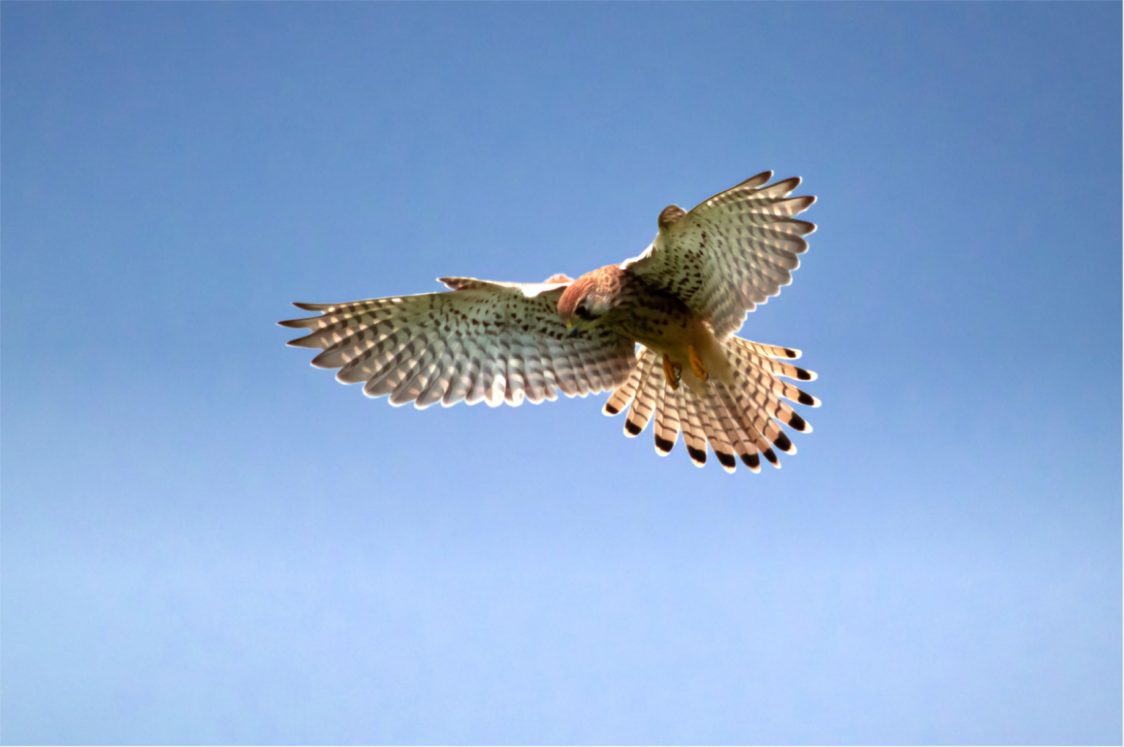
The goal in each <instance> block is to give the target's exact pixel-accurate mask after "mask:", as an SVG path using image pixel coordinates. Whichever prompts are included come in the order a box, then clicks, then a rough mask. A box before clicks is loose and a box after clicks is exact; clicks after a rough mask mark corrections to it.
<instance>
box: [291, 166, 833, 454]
mask: <svg viewBox="0 0 1124 747" xmlns="http://www.w3.org/2000/svg"><path fill="white" fill-rule="evenodd" d="M772 176H773V173H772V172H771V171H765V172H762V173H760V174H757V175H756V176H754V177H751V178H749V179H747V180H745V181H744V182H742V183H741V184H738V185H736V186H734V187H731V188H730V189H727V190H725V191H723V192H720V193H718V194H716V195H714V196H713V197H711V198H709V199H707V200H704V201H703V202H701V203H700V204H698V205H696V206H695V207H694V208H692V209H691V210H689V211H685V210H683V209H682V208H680V207H678V206H675V205H670V206H668V207H666V208H664V209H663V211H662V212H661V213H660V214H659V220H658V224H659V230H658V232H657V233H656V238H655V240H654V241H653V242H652V243H651V245H650V246H648V248H647V249H646V250H645V251H644V253H643V254H641V255H640V256H639V257H635V258H634V259H629V260H626V261H624V262H622V263H620V264H612V265H606V266H605V267H602V268H600V269H597V270H593V271H591V272H587V273H586V274H584V275H582V276H580V277H578V278H577V279H572V278H569V277H567V276H566V275H554V276H553V277H550V278H548V279H547V280H545V281H544V282H541V283H511V282H498V281H493V280H479V279H477V278H467V277H456V278H440V279H439V280H440V282H442V283H444V284H445V285H446V286H447V287H448V288H449V289H450V290H448V291H443V292H439V293H423V294H420V295H412V296H393V297H390V298H374V299H370V300H366V301H350V302H346V303H328V304H315V303H297V304H294V305H295V306H297V307H298V308H301V309H304V310H306V311H312V312H317V315H316V316H312V317H306V318H302V319H292V320H289V321H284V322H281V324H282V325H283V326H286V327H294V328H297V329H301V330H304V331H306V332H307V334H306V335H305V336H304V337H300V338H297V339H295V340H293V341H291V342H290V343H289V344H290V345H294V346H297V347H304V348H315V349H319V350H320V351H321V352H320V353H319V354H318V355H317V356H316V357H315V358H313V359H312V365H314V366H316V367H319V368H338V369H339V371H338V372H337V373H336V378H337V379H338V380H339V381H341V382H343V383H345V384H351V383H359V382H362V383H363V393H364V394H366V395H367V396H369V397H380V396H383V395H389V397H390V403H391V404H392V405H402V404H405V403H407V402H413V403H414V406H415V407H417V408H419V409H421V408H425V407H429V406H430V405H433V404H436V403H438V402H439V403H441V404H442V405H444V406H449V405H453V404H455V403H457V402H461V401H464V402H467V403H468V404H475V403H476V402H480V401H484V402H486V403H488V405H490V406H493V407H494V406H498V405H499V404H501V403H504V402H506V403H507V404H510V405H520V404H522V403H523V402H524V400H530V401H531V402H534V403H539V402H542V401H543V400H554V399H557V398H558V393H559V392H561V393H562V394H564V395H566V396H568V397H573V396H581V397H584V396H585V395H587V394H591V393H594V392H601V391H607V390H612V394H611V395H610V396H609V399H608V401H606V403H605V407H604V412H605V413H606V414H608V415H616V414H618V413H621V412H626V415H625V423H624V430H625V434H626V435H628V436H637V435H639V434H640V433H641V431H643V430H644V428H645V427H646V426H647V425H648V423H653V431H654V434H655V445H656V451H657V452H658V453H659V454H660V455H666V454H667V453H669V452H670V451H671V449H672V447H673V446H674V445H675V442H676V441H677V440H678V438H679V434H680V433H682V435H683V442H684V444H685V445H686V448H687V453H688V455H689V456H690V458H691V460H692V461H693V462H694V463H695V464H696V465H698V466H702V465H703V464H704V463H705V462H706V459H707V445H708V444H709V446H710V448H711V449H712V450H713V452H714V455H715V457H716V458H717V460H718V462H719V463H720V464H721V465H722V467H723V468H724V469H726V470H727V471H728V472H733V471H734V470H735V468H736V466H737V462H738V460H739V459H740V460H741V461H742V462H743V463H744V464H745V465H746V466H747V467H749V469H751V470H752V471H754V472H758V471H760V469H761V460H762V459H764V460H765V461H767V462H769V463H770V464H772V465H774V466H777V467H779V466H780V461H779V460H778V458H777V454H776V452H777V451H782V452H786V453H794V452H795V451H796V448H795V446H793V444H792V441H791V440H790V439H789V437H788V436H787V435H786V434H785V432H784V430H783V429H782V428H781V425H782V424H784V425H787V426H788V427H790V428H792V429H793V430H795V431H802V432H808V431H811V427H810V426H809V425H808V423H807V422H806V421H805V420H804V418H803V417H801V416H800V415H799V414H798V413H797V412H795V411H794V410H793V408H792V406H791V405H790V404H789V403H790V402H793V403H799V404H801V405H808V406H811V407H816V406H818V405H819V401H818V400H817V399H816V398H815V397H813V396H811V395H810V394H807V393H806V392H804V391H802V390H801V389H799V388H797V387H796V386H795V385H794V384H792V383H790V381H810V380H812V379H814V378H815V374H813V373H812V372H810V371H808V370H806V369H803V368H800V367H798V366H795V365H793V364H791V363H789V360H791V359H794V358H798V357H799V356H800V353H799V352H798V351H796V350H794V349H792V348H788V347H781V346H777V345H766V344H763V343H759V342H752V341H750V340H746V339H743V338H741V337H736V336H734V333H735V332H736V331H737V330H738V328H739V327H741V325H742V322H743V321H744V319H745V315H746V313H747V312H749V311H753V309H754V308H755V307H756V306H757V305H758V304H763V303H765V302H766V301H767V300H768V299H769V298H770V297H771V296H775V295H777V294H778V293H779V292H780V289H781V287H782V286H785V285H788V284H789V283H790V282H792V272H793V270H795V269H796V268H797V267H798V266H799V264H800V260H799V256H800V255H801V254H802V253H804V252H805V251H806V250H807V249H808V244H807V242H806V241H805V238H804V237H805V236H807V235H808V234H810V233H812V232H813V231H814V230H815V225H813V224H812V223H809V222H808V221H805V220H800V219H799V218H797V217H796V216H797V215H799V214H800V213H802V212H803V211H804V210H806V209H807V208H808V207H809V206H811V205H812V203H813V202H815V197H812V196H802V197H791V196H790V195H791V193H792V191H793V190H794V189H795V188H796V187H797V185H799V184H800V178H799V177H793V178H791V179H784V180H782V181H777V182H774V183H772V184H770V183H769V180H770V179H772ZM786 380H787V381H786Z"/></svg>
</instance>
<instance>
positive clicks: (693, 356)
mask: <svg viewBox="0 0 1124 747" xmlns="http://www.w3.org/2000/svg"><path fill="white" fill-rule="evenodd" d="M687 360H688V361H689V362H690V364H691V370H692V371H694V372H695V376H698V377H699V379H700V380H701V381H706V380H707V379H709V378H710V374H709V373H708V372H707V370H706V366H704V365H703V362H702V359H701V358H699V353H698V351H697V350H695V346H694V345H688V346H687Z"/></svg>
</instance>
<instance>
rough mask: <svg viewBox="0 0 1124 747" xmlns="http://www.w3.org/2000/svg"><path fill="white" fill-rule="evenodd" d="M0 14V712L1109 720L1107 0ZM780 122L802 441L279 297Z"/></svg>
mask: <svg viewBox="0 0 1124 747" xmlns="http://www.w3.org/2000/svg"><path fill="white" fill-rule="evenodd" d="M2 13H3V17H2V20H3V23H2V42H3V44H2V50H3V51H2V69H3V110H2V125H3V133H2V136H3V140H2V163H3V195H2V200H3V203H2V208H3V226H2V243H3V274H2V313H3V341H2V345H3V351H2V352H3V385H4V386H3V434H2V435H3V465H2V466H3V470H2V480H3V484H2V487H3V504H2V539H3V543H2V544H3V548H2V561H3V562H2V570H0V573H2V581H3V596H2V636H3V640H2V643H3V646H2V651H0V663H2V675H3V676H2V683H0V684H2V696H3V697H2V699H0V700H2V705H0V716H2V719H0V720H2V724H3V726H2V728H3V731H2V734H0V738H2V739H3V741H5V742H7V743H13V742H28V743H41V742H55V743H70V742H91V743H162V742H198V743H213V742H219V743H243V742H266V743H297V742H309V741H312V742H330V743H362V742H376V743H377V742H395V743H404V744H409V743H433V742H460V743H480V742H485V743H507V742H531V743H541V742H550V743H558V742H564V743H565V742H576V743H590V742H593V743H637V742H656V743H682V742H694V743H762V742H764V743H824V742H828V743H855V742H858V743H874V744H879V743H899V742H907V743H914V742H926V743H927V742H931V743H1090V742H1117V743H1118V742H1119V741H1120V740H1121V696H1122V693H1121V632H1120V631H1121V562H1120V560H1121V385H1120V382H1121V326H1120V319H1121V209H1120V206H1121V171H1120V164H1121V140H1120V132H1121V118H1120V112H1121V95H1120V90H1121V77H1120V53H1121V48H1120V25H1121V10H1120V6H1119V4H1110V3H1102V4H1080V3H1067V4H1044V3H1035V4H964V3H955V4H952V3H949V4H900V5H896V4H871V5H864V4H838V5H835V4H783V5H782V4H744V5H743V4H712V5H710V4H690V5H676V4H659V5H647V4H627V5H590V4H568V5H544V4H535V5H509V4H483V5H442V4H426V5H398V4H378V5H375V4H338V5H315V6H313V5H298V4H207V5H200V4H113V5H98V4H17V3H4V5H3V8H2ZM765 168H773V169H776V170H777V172H778V175H780V176H787V175H790V174H800V175H802V176H804V177H805V179H806V182H805V186H804V188H803V191H805V192H807V193H812V194H816V195H818V196H819V198H820V201H819V202H818V203H817V204H816V206H815V207H814V208H813V209H812V211H811V212H810V213H809V217H810V218H811V219H812V220H814V221H816V222H817V223H818V224H819V225H820V230H819V231H818V232H817V233H816V234H815V236H814V237H813V242H812V250H811V252H810V253H809V254H808V255H807V257H806V260H805V262H804V264H803V267H802V268H801V269H800V271H799V272H798V273H797V275H796V278H795V282H794V284H793V285H792V286H791V287H789V288H787V289H785V291H784V292H783V293H782V294H781V296H780V297H779V298H777V299H774V300H773V301H772V302H770V303H769V304H768V305H767V306H765V307H763V308H762V309H760V310H759V311H758V312H756V313H754V314H753V315H752V316H751V317H750V318H749V320H748V321H747V323H746V325H745V327H744V328H743V332H742V334H743V335H744V336H747V337H750V338H752V339H757V340H762V341H766V342H774V343H780V344H785V345H790V346H794V347H799V348H801V349H803V350H804V351H805V362H806V364H807V365H808V367H810V368H812V369H814V370H816V371H818V372H819V373H820V379H819V381H817V382H815V384H814V386H812V387H810V389H811V390H812V391H813V392H814V393H815V394H816V395H817V396H819V397H821V398H822V399H823V401H824V403H825V404H824V407H823V408H821V409H819V410H815V411H811V412H809V413H808V419H809V421H810V422H811V423H812V424H813V425H814V426H815V433H813V434H812V435H810V436H799V437H797V438H796V442H797V444H798V446H799V448H800V454H799V455H798V456H796V457H794V458H791V459H788V460H786V462H785V467H784V469H783V470H781V471H772V470H767V471H766V472H764V473H763V474H761V475H758V476H753V475H750V474H749V473H746V472H739V473H738V474H737V475H735V476H732V477H731V476H728V475H726V474H725V473H723V472H722V471H721V470H720V469H718V468H717V467H716V466H714V465H710V466H708V467H707V468H706V469H704V470H696V469H695V468H693V467H692V466H691V464H690V463H689V461H688V459H687V458H686V455H685V454H684V453H682V451H681V450H679V449H677V451H676V452H675V453H673V454H672V455H671V456H670V457H668V458H667V459H659V458H657V457H656V456H655V454H654V453H653V449H652V446H651V444H650V440H649V439H650V435H649V434H648V433H645V434H644V436H643V437H642V438H641V439H639V440H637V441H632V440H627V439H625V438H623V437H622V436H621V435H620V431H621V426H622V423H621V421H620V420H608V419H606V418H604V417H602V416H601V415H600V414H599V408H600V403H601V400H602V399H603V398H602V397H596V398H591V399H586V400H573V401H562V402H558V403H554V404H550V405H543V406H540V407H530V406H526V407H523V408H520V409H507V408H505V409H501V410H489V409H486V408H482V407H475V408H468V407H459V408H453V409H448V410H442V409H441V408H437V409H435V410H434V409H431V410H427V411H425V412H420V413H419V412H416V411H414V410H412V409H410V408H402V409H394V408H391V407H389V406H388V405H387V404H386V403H385V402H383V401H371V400H367V399H365V398H364V397H363V396H361V394H360V392H359V391H358V390H357V389H356V388H354V387H353V388H345V387H342V386H340V385H338V384H336V383H335V382H334V381H333V379H332V377H331V375H330V374H328V373H325V372H322V371H316V370H313V369H311V368H310V367H309V366H308V358H309V356H308V355H307V353H306V351H301V350H293V349H287V348H285V347H284V346H283V342H284V341H285V340H286V339H288V338H289V337H291V336H292V335H291V334H289V333H288V331H286V330H283V329H279V328H277V327H275V326H274V322H275V321H276V320H278V319H283V318H288V317H290V316H292V315H293V314H294V312H293V311H292V310H291V309H290V308H289V307H288V306H287V303H288V302H289V301H292V300H313V301H335V300H347V299H353V298H365V297H371V296H380V295H391V294H398V293H410V292H423V291H427V290H431V289H434V287H435V286H434V285H433V283H432V280H431V279H432V278H434V277H436V276H438V275H460V274H466V275H477V276H481V277H493V278H499V279H526V280H540V279H542V278H545V277H546V276H548V275H550V274H553V273H555V272H559V271H563V272H568V273H571V274H576V273H580V272H583V271H585V270H587V269H591V268H593V267H596V266H599V265H601V264H605V263H608V262H613V261H617V260H620V259H623V258H625V257H629V256H633V255H635V254H637V253H638V252H639V251H640V250H642V249H643V248H644V246H645V245H646V243H647V242H648V241H649V240H650V238H651V236H652V234H653V232H654V228H655V224H656V215H657V214H658V212H659V210H660V209H661V208H662V207H663V206H664V205H666V204H668V203H670V202H677V203H679V204H682V205H686V206H690V205H692V204H694V203H695V202H696V201H698V200H700V199H702V198H704V197H706V196H708V195H709V194H711V193H713V192H715V191H717V190H719V189H721V188H724V187H726V186H729V185H731V184H733V183H735V182H737V181H740V180H741V179H743V178H745V177H747V176H749V175H751V174H753V173H755V172H757V171H759V170H762V169H765ZM680 448H681V447H680Z"/></svg>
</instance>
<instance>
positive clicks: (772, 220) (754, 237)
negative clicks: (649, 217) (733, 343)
mask: <svg viewBox="0 0 1124 747" xmlns="http://www.w3.org/2000/svg"><path fill="white" fill-rule="evenodd" d="M772 177H773V172H772V171H764V172H762V173H760V174H758V175H757V176H754V177H751V178H749V179H747V180H745V181H744V182H742V183H741V184H738V185H737V186H735V187H731V188H730V189H727V190H726V191H724V192H720V193H718V194H716V195H714V196H713V197H711V198H710V199H708V200H704V201H703V202H701V203H699V204H698V205H697V206H695V207H694V208H693V209H692V210H691V211H690V212H687V213H684V212H683V211H682V210H681V209H679V208H677V207H675V206H671V207H668V208H666V209H665V210H664V211H663V212H662V213H660V221H659V222H660V229H659V233H658V234H657V235H656V239H655V241H653V242H652V244H651V245H650V246H649V247H648V249H647V250H646V251H645V252H644V253H643V254H641V255H640V256H639V257H635V258H633V259H630V260H627V261H625V262H624V263H622V264H621V267H622V268H624V269H627V270H629V271H630V272H632V273H634V274H636V275H638V276H640V277H642V278H643V279H644V280H646V281H647V282H649V283H650V284H652V285H654V286H656V287H658V288H661V289H663V290H666V291H667V292H669V293H671V294H673V295H675V296H677V297H678V298H680V299H681V300H682V301H683V302H684V303H686V304H687V306H688V307H689V308H690V309H691V310H692V311H694V312H695V313H697V314H699V315H700V316H702V317H704V318H706V319H708V320H709V321H710V323H711V325H712V326H713V328H714V332H715V334H717V335H718V336H719V338H722V337H725V336H727V335H730V334H733V333H734V332H736V331H737V329H738V328H739V327H740V326H741V325H742V322H743V321H744V319H745V315H746V312H749V311H753V309H754V308H755V307H756V306H757V304H763V303H765V302H766V301H767V300H768V299H769V298H770V297H771V296H775V295H777V294H778V293H780V289H781V287H782V286H785V285H788V284H789V283H791V282H792V272H793V270H795V269H796V268H797V267H798V266H799V265H800V260H799V259H798V255H800V254H802V253H803V252H805V251H807V250H808V242H807V241H805V240H804V237H805V236H807V235H808V234H810V233H812V232H813V231H815V230H816V227H815V225H814V224H812V223H809V222H808V221H805V220H799V219H797V218H796V217H795V216H796V215H799V214H800V213H802V212H803V211H804V210H806V209H808V207H809V206H811V204H812V203H813V202H815V201H816V198H815V197H812V196H805V197H789V194H791V193H792V190H794V189H796V187H797V185H799V184H800V177H792V178H791V179H785V180H783V181H779V182H776V183H775V184H770V185H768V186H764V185H766V183H767V182H768V181H769V180H770V179H771V178H772Z"/></svg>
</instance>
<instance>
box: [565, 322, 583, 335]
mask: <svg viewBox="0 0 1124 747" xmlns="http://www.w3.org/2000/svg"><path fill="white" fill-rule="evenodd" d="M581 333H582V328H581V327H580V326H579V325H578V323H577V320H575V319H568V320H567V321H566V337H567V338H571V339H572V338H574V337H577V336H579V335H580V334H581Z"/></svg>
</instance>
